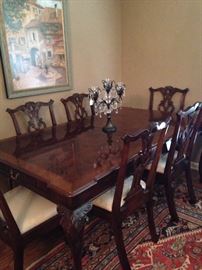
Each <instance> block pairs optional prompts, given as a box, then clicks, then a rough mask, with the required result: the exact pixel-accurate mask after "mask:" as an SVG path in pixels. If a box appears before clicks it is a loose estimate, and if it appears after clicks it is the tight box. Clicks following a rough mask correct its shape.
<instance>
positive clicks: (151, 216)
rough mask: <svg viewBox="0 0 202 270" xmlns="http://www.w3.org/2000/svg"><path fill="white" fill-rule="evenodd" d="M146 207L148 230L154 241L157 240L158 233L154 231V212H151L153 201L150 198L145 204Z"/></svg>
mask: <svg viewBox="0 0 202 270" xmlns="http://www.w3.org/2000/svg"><path fill="white" fill-rule="evenodd" d="M146 208H147V215H148V224H149V231H150V234H151V238H152V241H153V242H155V243H156V242H158V239H159V235H158V234H157V233H156V226H155V222H154V214H153V201H152V200H150V201H149V202H148V203H147V204H146Z"/></svg>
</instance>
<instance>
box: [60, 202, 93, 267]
mask: <svg viewBox="0 0 202 270" xmlns="http://www.w3.org/2000/svg"><path fill="white" fill-rule="evenodd" d="M91 209H92V203H91V202H88V203H87V204H85V205H83V206H82V207H80V208H78V209H76V210H74V211H71V210H69V209H67V208H65V207H63V206H58V213H59V215H60V216H61V221H60V224H61V226H62V228H63V231H64V234H65V240H66V243H67V244H68V246H69V247H70V249H71V252H72V258H73V265H74V269H75V270H81V269H82V265H81V259H82V247H83V230H84V226H85V223H86V221H87V220H88V217H87V214H88V212H89V211H90V210H91Z"/></svg>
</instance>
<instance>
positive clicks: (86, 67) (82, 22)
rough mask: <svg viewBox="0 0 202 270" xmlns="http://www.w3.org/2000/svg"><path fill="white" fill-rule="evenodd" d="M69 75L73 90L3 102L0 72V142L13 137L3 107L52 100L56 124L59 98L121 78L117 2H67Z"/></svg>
mask: <svg viewBox="0 0 202 270" xmlns="http://www.w3.org/2000/svg"><path fill="white" fill-rule="evenodd" d="M66 12H67V13H68V16H69V23H70V30H71V36H70V38H71V44H70V45H71V52H72V74H73V83H74V87H73V88H74V90H73V91H67V92H60V93H55V94H48V95H40V96H34V97H27V98H19V99H12V100H11V99H7V98H6V94H5V87H4V82H3V77H2V70H0V121H1V122H0V139H2V138H5V137H10V136H12V135H15V131H14V127H13V123H12V121H11V119H10V116H9V115H8V113H6V112H5V110H6V108H8V107H9V108H15V107H16V106H18V105H21V104H24V103H25V102H27V101H30V100H31V101H39V100H40V101H48V100H49V99H50V98H52V99H53V100H55V104H54V109H55V112H56V118H57V121H58V122H64V121H65V113H64V109H63V105H62V104H61V103H60V98H62V97H67V96H68V95H72V94H73V92H87V91H88V88H89V87H90V86H92V85H101V80H102V79H105V78H106V77H110V78H112V79H115V80H120V79H121V73H122V72H121V4H120V1H117V0H70V1H69V10H67V11H66Z"/></svg>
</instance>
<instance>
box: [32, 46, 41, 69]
mask: <svg viewBox="0 0 202 270" xmlns="http://www.w3.org/2000/svg"><path fill="white" fill-rule="evenodd" d="M38 51H39V50H38V49H37V48H32V49H31V64H32V65H33V66H36V65H37V57H38Z"/></svg>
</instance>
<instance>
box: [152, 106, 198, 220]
mask: <svg viewBox="0 0 202 270" xmlns="http://www.w3.org/2000/svg"><path fill="white" fill-rule="evenodd" d="M201 117H202V103H199V102H197V103H195V104H194V105H192V106H190V107H188V108H187V109H185V110H181V111H179V112H178V113H177V115H176V122H175V126H174V131H173V134H172V139H170V140H169V141H167V146H168V148H167V153H163V154H161V157H160V160H159V163H158V166H157V175H156V178H157V179H159V180H160V181H161V182H163V184H164V186H165V193H166V198H167V202H168V208H169V212H170V215H171V221H174V222H177V221H178V220H179V218H178V215H177V211H176V207H175V202H174V184H175V183H176V179H177V178H178V177H179V176H180V175H181V174H182V173H183V172H185V176H186V183H187V189H188V194H189V202H190V203H191V204H195V203H196V202H197V199H196V196H195V192H194V188H193V183H192V174H191V157H192V150H193V146H194V142H195V138H196V135H197V131H198V129H199V125H200V118H201ZM150 167H151V166H150V165H149V166H148V167H147V169H150Z"/></svg>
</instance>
